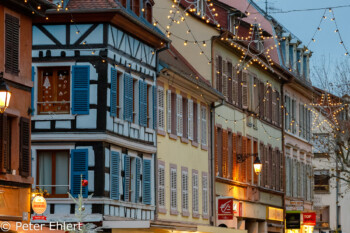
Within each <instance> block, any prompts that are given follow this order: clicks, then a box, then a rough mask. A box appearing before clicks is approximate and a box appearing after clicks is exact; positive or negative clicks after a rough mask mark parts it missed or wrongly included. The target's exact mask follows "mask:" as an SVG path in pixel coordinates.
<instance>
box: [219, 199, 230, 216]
mask: <svg viewBox="0 0 350 233" xmlns="http://www.w3.org/2000/svg"><path fill="white" fill-rule="evenodd" d="M218 219H219V220H232V219H233V199H232V198H225V199H218Z"/></svg>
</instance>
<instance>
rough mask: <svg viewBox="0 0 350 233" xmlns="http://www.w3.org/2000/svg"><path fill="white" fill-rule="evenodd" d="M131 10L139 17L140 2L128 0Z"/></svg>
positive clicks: (138, 0)
mask: <svg viewBox="0 0 350 233" xmlns="http://www.w3.org/2000/svg"><path fill="white" fill-rule="evenodd" d="M130 3H131V9H132V11H133V12H134V13H135V14H136V15H137V16H140V0H130Z"/></svg>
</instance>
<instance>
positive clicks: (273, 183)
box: [270, 150, 278, 189]
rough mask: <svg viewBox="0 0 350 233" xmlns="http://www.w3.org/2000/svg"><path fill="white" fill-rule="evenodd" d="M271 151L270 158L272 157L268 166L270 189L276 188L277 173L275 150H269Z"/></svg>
mask: <svg viewBox="0 0 350 233" xmlns="http://www.w3.org/2000/svg"><path fill="white" fill-rule="evenodd" d="M271 152H272V154H271V158H272V160H271V167H270V169H271V173H272V174H271V185H270V187H271V189H276V180H277V179H276V176H277V175H278V173H277V171H278V170H277V169H276V167H277V166H276V151H275V150H271Z"/></svg>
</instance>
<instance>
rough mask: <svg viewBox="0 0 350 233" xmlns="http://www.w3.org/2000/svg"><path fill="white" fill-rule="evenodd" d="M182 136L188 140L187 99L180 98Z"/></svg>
mask: <svg viewBox="0 0 350 233" xmlns="http://www.w3.org/2000/svg"><path fill="white" fill-rule="evenodd" d="M182 123H183V124H182V127H181V128H182V136H183V137H184V138H188V99H187V98H182Z"/></svg>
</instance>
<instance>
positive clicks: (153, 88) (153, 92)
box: [152, 86, 157, 129]
mask: <svg viewBox="0 0 350 233" xmlns="http://www.w3.org/2000/svg"><path fill="white" fill-rule="evenodd" d="M152 94H153V96H152V97H153V98H152V100H153V114H152V117H153V119H152V120H153V129H156V128H157V86H153V87H152Z"/></svg>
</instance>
